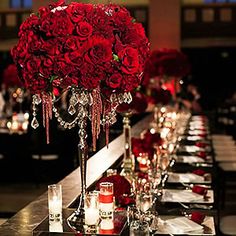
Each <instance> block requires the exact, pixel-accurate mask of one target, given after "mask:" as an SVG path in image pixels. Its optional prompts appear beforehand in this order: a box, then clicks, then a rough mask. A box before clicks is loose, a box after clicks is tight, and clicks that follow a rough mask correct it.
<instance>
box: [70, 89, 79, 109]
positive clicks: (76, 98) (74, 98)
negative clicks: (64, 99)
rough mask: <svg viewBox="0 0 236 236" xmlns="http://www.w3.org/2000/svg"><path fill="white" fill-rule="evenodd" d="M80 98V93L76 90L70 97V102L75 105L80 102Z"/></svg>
mask: <svg viewBox="0 0 236 236" xmlns="http://www.w3.org/2000/svg"><path fill="white" fill-rule="evenodd" d="M78 98H79V97H78V94H77V93H75V92H74V93H73V95H72V96H71V98H70V104H71V105H74V106H75V105H76V104H77V103H78V102H79V100H78Z"/></svg>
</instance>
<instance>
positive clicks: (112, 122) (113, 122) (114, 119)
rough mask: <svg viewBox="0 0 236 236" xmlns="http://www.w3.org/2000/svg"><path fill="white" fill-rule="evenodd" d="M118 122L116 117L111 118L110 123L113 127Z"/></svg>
mask: <svg viewBox="0 0 236 236" xmlns="http://www.w3.org/2000/svg"><path fill="white" fill-rule="evenodd" d="M116 121H117V119H116V117H115V116H112V117H111V118H110V120H109V123H110V124H111V125H113V124H115V123H116Z"/></svg>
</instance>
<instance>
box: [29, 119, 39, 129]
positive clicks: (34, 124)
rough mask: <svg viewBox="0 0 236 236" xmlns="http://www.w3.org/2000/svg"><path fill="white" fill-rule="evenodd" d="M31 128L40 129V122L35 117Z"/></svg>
mask: <svg viewBox="0 0 236 236" xmlns="http://www.w3.org/2000/svg"><path fill="white" fill-rule="evenodd" d="M31 127H32V128H34V129H37V128H38V127H39V122H38V121H37V119H36V117H34V118H33V120H32V121H31Z"/></svg>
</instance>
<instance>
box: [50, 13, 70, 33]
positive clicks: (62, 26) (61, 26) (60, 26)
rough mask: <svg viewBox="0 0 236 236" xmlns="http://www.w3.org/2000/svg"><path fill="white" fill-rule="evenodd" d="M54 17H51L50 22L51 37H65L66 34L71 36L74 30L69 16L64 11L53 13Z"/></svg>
mask: <svg viewBox="0 0 236 236" xmlns="http://www.w3.org/2000/svg"><path fill="white" fill-rule="evenodd" d="M54 14H55V15H54V16H53V18H54V19H53V20H52V23H53V25H52V30H53V31H52V35H53V36H55V37H57V36H63V37H65V36H66V35H68V34H72V32H73V30H74V25H73V24H72V22H71V20H70V18H69V16H68V15H67V14H66V12H65V11H55V13H54Z"/></svg>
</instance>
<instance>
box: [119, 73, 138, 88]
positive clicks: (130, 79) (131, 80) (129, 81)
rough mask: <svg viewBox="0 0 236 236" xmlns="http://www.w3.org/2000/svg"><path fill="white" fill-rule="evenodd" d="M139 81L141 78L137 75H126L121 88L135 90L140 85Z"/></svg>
mask: <svg viewBox="0 0 236 236" xmlns="http://www.w3.org/2000/svg"><path fill="white" fill-rule="evenodd" d="M139 83H140V80H139V78H138V77H137V76H132V75H124V76H123V80H122V84H121V88H122V89H123V90H124V91H126V92H129V91H131V90H133V89H134V88H136V87H138V85H139Z"/></svg>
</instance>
